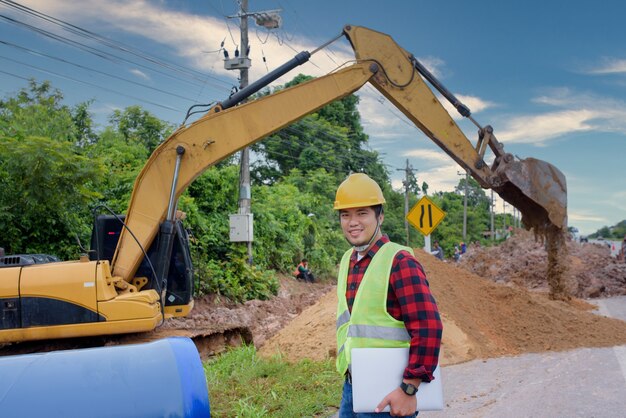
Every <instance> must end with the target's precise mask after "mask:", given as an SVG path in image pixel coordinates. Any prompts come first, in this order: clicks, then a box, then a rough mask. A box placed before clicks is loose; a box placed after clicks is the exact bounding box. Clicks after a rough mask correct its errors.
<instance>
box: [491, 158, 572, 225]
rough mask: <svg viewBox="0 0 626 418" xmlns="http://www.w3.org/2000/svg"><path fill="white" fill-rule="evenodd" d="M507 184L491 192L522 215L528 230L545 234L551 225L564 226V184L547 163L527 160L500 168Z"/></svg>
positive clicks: (559, 172)
mask: <svg viewBox="0 0 626 418" xmlns="http://www.w3.org/2000/svg"><path fill="white" fill-rule="evenodd" d="M496 171H497V172H498V174H499V175H500V176H501V177H503V178H504V179H505V180H506V181H505V182H504V183H503V185H502V186H500V187H494V190H495V191H496V192H497V193H498V194H499V195H500V196H501V197H502V198H503V199H504V200H505V201H507V202H509V203H511V204H512V205H513V206H515V207H517V208H518V209H519V210H520V212H521V213H522V222H523V223H524V225H525V226H526V227H527V228H528V229H530V228H535V230H537V231H545V230H547V229H548V228H549V227H551V226H555V227H557V228H558V229H560V230H563V229H565V228H566V227H567V184H566V182H565V176H564V175H563V173H561V171H560V170H559V169H557V168H556V167H555V166H553V165H552V164H550V163H547V162H545V161H541V160H537V159H535V158H526V159H523V160H520V161H513V162H511V163H508V164H505V165H503V166H501V167H499V168H498V169H497V170H496Z"/></svg>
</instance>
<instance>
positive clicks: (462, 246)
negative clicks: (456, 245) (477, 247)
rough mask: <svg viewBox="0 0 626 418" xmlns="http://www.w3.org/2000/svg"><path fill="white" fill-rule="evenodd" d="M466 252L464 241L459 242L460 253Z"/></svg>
mask: <svg viewBox="0 0 626 418" xmlns="http://www.w3.org/2000/svg"><path fill="white" fill-rule="evenodd" d="M466 252H467V245H465V242H461V255H463V254H465V253H466Z"/></svg>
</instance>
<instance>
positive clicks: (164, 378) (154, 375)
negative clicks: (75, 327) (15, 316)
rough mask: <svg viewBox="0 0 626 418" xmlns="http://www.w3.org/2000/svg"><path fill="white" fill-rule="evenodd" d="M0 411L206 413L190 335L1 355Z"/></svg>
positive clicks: (100, 415)
mask: <svg viewBox="0 0 626 418" xmlns="http://www.w3.org/2000/svg"><path fill="white" fill-rule="evenodd" d="M0 416H2V417H7V418H13V417H15V418H18V417H19V418H22V417H47V418H57V417H58V418H68V417H94V418H104V417H107V418H121V417H133V418H144V417H145V418H148V417H150V418H154V417H194V418H195V417H210V416H211V409H210V404H209V394H208V389H207V384H206V377H205V374H204V369H203V367H202V362H201V361H200V356H199V355H198V351H197V349H196V347H195V345H194V344H193V342H192V341H191V340H190V339H189V338H180V337H174V338H166V339H163V340H158V341H153V342H150V343H146V344H133V345H124V346H112V347H100V348H88V349H81V350H68V351H55V352H50V353H43V354H28V355H22V356H8V357H0Z"/></svg>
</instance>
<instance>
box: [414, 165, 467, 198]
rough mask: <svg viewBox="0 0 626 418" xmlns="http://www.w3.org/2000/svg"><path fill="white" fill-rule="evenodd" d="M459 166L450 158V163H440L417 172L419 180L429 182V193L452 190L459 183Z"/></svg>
mask: <svg viewBox="0 0 626 418" xmlns="http://www.w3.org/2000/svg"><path fill="white" fill-rule="evenodd" d="M458 170H459V166H458V165H457V164H456V163H455V162H454V161H452V160H451V159H449V158H448V164H444V165H440V166H437V167H434V168H431V169H427V170H423V171H422V170H420V171H419V172H418V173H417V179H418V182H419V183H420V184H421V183H422V181H425V182H426V183H428V193H429V194H430V193H434V192H450V191H453V190H454V188H455V187H456V185H457V184H459V179H460V177H459V176H458V175H457V171H458Z"/></svg>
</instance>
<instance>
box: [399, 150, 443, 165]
mask: <svg viewBox="0 0 626 418" xmlns="http://www.w3.org/2000/svg"><path fill="white" fill-rule="evenodd" d="M402 156H403V157H413V158H419V159H422V160H430V161H435V162H439V163H448V162H450V157H449V156H448V155H447V154H446V153H444V152H443V151H435V150H430V149H412V150H407V151H405V152H403V153H402Z"/></svg>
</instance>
